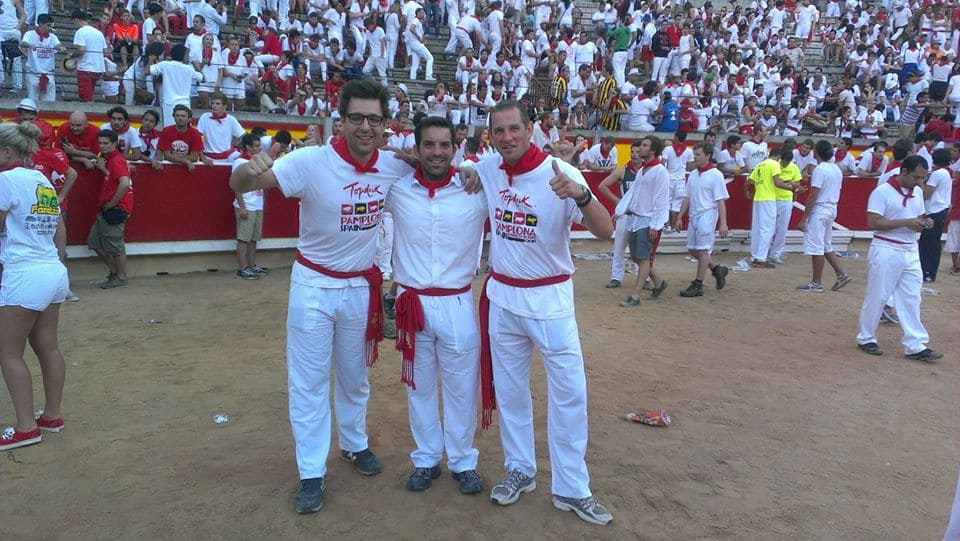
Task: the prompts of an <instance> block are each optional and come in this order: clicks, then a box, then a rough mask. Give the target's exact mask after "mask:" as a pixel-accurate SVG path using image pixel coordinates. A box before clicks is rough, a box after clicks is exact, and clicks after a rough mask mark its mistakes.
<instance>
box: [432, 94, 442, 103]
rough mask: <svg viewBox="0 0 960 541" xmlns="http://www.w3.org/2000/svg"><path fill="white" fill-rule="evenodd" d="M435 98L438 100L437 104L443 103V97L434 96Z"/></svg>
mask: <svg viewBox="0 0 960 541" xmlns="http://www.w3.org/2000/svg"><path fill="white" fill-rule="evenodd" d="M433 98H434V99H435V100H437V103H443V96H434V97H433Z"/></svg>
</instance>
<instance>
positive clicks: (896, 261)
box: [857, 241, 930, 355]
mask: <svg viewBox="0 0 960 541" xmlns="http://www.w3.org/2000/svg"><path fill="white" fill-rule="evenodd" d="M874 242H876V241H874ZM922 285H923V271H922V270H921V269H920V252H919V250H918V249H917V247H916V246H912V247H911V249H907V250H902V249H897V248H891V247H887V246H882V245H879V244H872V245H870V251H869V252H868V253H867V294H866V296H865V297H864V299H863V307H862V308H860V332H859V333H858V334H857V343H858V344H869V343H870V342H877V326H878V325H879V324H880V313H881V312H882V311H883V305H884V304H886V303H887V300H888V299H890V295H891V294H893V305H894V308H896V309H897V316H899V317H900V328H901V329H902V330H903V351H904V353H906V354H907V355H910V354H912V353H918V352H920V351H923V350H924V349H925V348H926V347H927V342H928V341H929V340H930V336H929V335H928V334H927V329H925V328H924V327H923V323H921V321H920V288H921V286H922Z"/></svg>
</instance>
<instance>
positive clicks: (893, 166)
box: [884, 160, 903, 173]
mask: <svg viewBox="0 0 960 541" xmlns="http://www.w3.org/2000/svg"><path fill="white" fill-rule="evenodd" d="M901 163H903V162H901V161H899V160H893V161H892V162H890V164H889V165H887V170H886V171H884V173H889V172H890V171H893V170H894V169H897V168H899V167H900V164H901Z"/></svg>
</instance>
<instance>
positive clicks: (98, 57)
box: [0, 0, 110, 102]
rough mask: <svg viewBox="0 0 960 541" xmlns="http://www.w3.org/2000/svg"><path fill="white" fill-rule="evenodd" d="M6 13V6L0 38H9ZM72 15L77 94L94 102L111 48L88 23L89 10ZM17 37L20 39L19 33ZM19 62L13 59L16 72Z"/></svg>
mask: <svg viewBox="0 0 960 541" xmlns="http://www.w3.org/2000/svg"><path fill="white" fill-rule="evenodd" d="M8 1H12V2H19V0H3V3H6V2H8ZM17 5H19V4H17ZM6 13H7V10H6V9H5V8H4V9H3V13H2V14H0V39H7V37H6V34H5V33H4V30H3V28H4V21H5V19H4V17H6V15H5V14H6ZM71 17H72V18H73V24H74V25H76V26H77V31H76V33H74V35H73V45H74V47H76V50H74V51H73V54H72V57H73V58H75V59H76V60H77V95H78V99H79V100H80V101H83V102H92V101H93V88H94V85H96V84H97V79H99V78H100V77H102V76H103V72H104V71H105V70H106V66H105V64H104V58H105V55H107V54H109V52H110V50H109V48H108V47H107V40H106V38H104V37H103V33H102V32H100V31H99V30H97V29H96V28H94V27H92V26H90V25H89V24H87V12H85V11H83V10H79V9H77V10H74V12H73V14H72V15H71ZM21 21H22V19H21ZM18 34H19V32H18ZM17 38H18V39H19V35H18V37H17ZM19 62H20V59H19V58H17V59H15V60H14V61H13V66H14V68H13V69H14V72H15V73H16V70H17V66H19V65H20V64H19ZM17 80H18V79H17V78H16V75H14V81H13V84H14V88H15V89H17V88H21V87H19V86H17V85H18V82H17Z"/></svg>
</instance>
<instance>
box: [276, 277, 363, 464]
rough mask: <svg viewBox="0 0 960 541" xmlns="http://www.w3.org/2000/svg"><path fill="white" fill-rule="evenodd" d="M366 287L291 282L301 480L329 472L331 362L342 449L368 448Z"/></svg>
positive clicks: (293, 397)
mask: <svg viewBox="0 0 960 541" xmlns="http://www.w3.org/2000/svg"><path fill="white" fill-rule="evenodd" d="M369 300H370V290H369V289H368V288H367V287H365V286H364V287H345V288H339V289H332V288H321V287H310V286H305V285H303V284H298V283H296V282H291V283H290V306H289V309H288V310H287V391H288V395H289V400H290V426H291V428H292V429H293V439H294V443H295V445H296V451H297V468H298V469H299V470H300V478H301V479H310V478H313V477H324V476H325V475H326V474H327V455H328V454H329V453H330V442H331V428H330V421H331V415H330V413H331V412H330V366H331V364H332V365H333V369H334V371H335V374H336V383H335V388H334V395H333V409H334V412H336V417H337V436H338V439H339V443H340V448H341V449H343V450H344V451H350V452H358V451H362V450H364V449H366V448H367V427H366V418H367V399H368V398H369V397H370V383H369V381H368V380H367V365H366V361H365V359H364V346H365V342H366V338H365V336H366V328H367V309H368V306H367V303H368V302H369Z"/></svg>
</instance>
